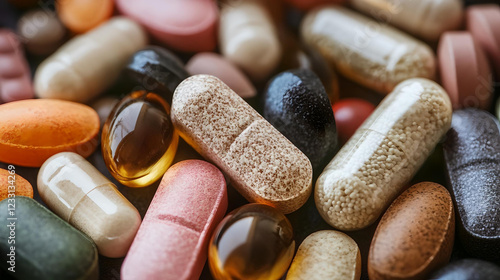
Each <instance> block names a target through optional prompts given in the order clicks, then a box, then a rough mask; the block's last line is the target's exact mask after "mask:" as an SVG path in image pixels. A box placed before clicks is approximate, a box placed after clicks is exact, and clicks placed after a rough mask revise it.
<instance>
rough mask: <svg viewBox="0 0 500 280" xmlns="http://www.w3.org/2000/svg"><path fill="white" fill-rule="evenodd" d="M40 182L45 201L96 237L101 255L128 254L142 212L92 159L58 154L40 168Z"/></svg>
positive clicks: (118, 255)
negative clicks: (93, 164)
mask: <svg viewBox="0 0 500 280" xmlns="http://www.w3.org/2000/svg"><path fill="white" fill-rule="evenodd" d="M37 185H38V192H39V194H40V197H41V198H42V199H43V201H44V202H45V204H47V205H48V206H49V208H50V209H51V210H52V211H53V212H54V213H56V214H57V215H58V216H59V217H61V218H62V219H63V220H65V221H67V222H68V223H70V224H71V225H72V226H74V227H76V228H77V229H79V230H81V231H82V232H84V233H85V234H87V235H88V236H89V237H90V238H92V240H94V242H95V243H96V245H97V248H98V249H99V253H100V254H101V255H103V256H105V257H109V258H119V257H123V256H125V254H126V253H127V251H128V249H129V247H130V244H131V243H132V240H133V239H134V236H135V234H136V232H137V230H138V228H139V225H140V224H141V216H140V215H139V212H138V211H137V209H136V208H135V207H134V206H133V205H132V204H131V203H130V202H129V201H128V200H127V199H126V198H125V197H124V196H123V195H122V194H121V193H120V192H119V191H118V190H117V189H116V186H115V185H114V184H113V183H111V182H110V181H109V180H108V179H107V178H106V177H104V175H102V174H101V173H100V172H99V171H98V170H97V169H96V168H95V167H94V166H92V165H91V164H90V163H89V162H88V161H86V160H85V159H84V158H83V157H81V156H80V155H78V154H75V153H59V154H57V155H54V156H52V157H51V158H49V159H48V160H47V161H46V162H45V163H44V164H43V165H42V167H41V168H40V171H39V172H38V179H37Z"/></svg>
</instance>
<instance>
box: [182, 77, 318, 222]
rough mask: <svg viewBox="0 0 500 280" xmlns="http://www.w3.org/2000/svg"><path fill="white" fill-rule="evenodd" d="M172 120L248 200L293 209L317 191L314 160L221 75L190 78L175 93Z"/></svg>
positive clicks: (287, 210) (283, 208)
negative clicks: (313, 172) (242, 97)
mask: <svg viewBox="0 0 500 280" xmlns="http://www.w3.org/2000/svg"><path fill="white" fill-rule="evenodd" d="M172 122H173V124H174V126H175V127H176V128H177V129H178V131H179V134H180V135H181V136H182V138H184V140H186V142H187V143H188V144H190V145H191V146H192V147H193V148H194V149H195V150H196V151H197V152H198V153H199V154H201V155H202V156H204V157H205V158H207V159H209V160H210V161H211V162H213V163H215V164H216V165H217V166H218V167H220V168H221V170H222V171H223V172H225V173H226V175H227V176H228V177H229V178H230V180H231V184H232V185H233V186H234V187H235V188H236V189H237V190H238V191H239V192H240V193H241V194H242V195H243V196H244V197H245V198H246V199H247V200H249V201H251V202H259V203H264V204H269V205H272V206H274V207H276V208H278V209H279V210H280V211H282V212H284V213H290V212H293V211H295V210H297V209H298V208H300V206H302V205H303V204H304V203H305V202H306V200H307V198H308V197H309V195H310V194H311V191H312V166H311V163H310V161H309V159H308V158H307V157H306V156H305V155H304V154H303V153H302V152H301V151H300V150H299V149H298V148H297V147H295V146H294V145H293V144H292V143H291V142H290V141H289V140H288V139H286V137H284V136H283V135H282V134H281V133H279V132H278V130H276V129H275V128H274V127H273V126H272V125H271V124H270V123H268V122H267V121H266V120H265V119H264V118H263V117H262V116H261V115H259V114H258V113H257V112H256V111H255V110H254V109H253V108H252V107H250V105H248V103H246V102H245V101H244V100H243V99H241V98H240V97H239V96H238V95H237V94H236V93H235V92H234V91H232V90H231V89H230V88H229V87H228V86H227V85H225V84H224V83H223V82H222V81H221V80H219V79H218V78H216V77H213V76H208V75H196V76H192V77H189V78H187V79H186V80H184V81H183V82H182V83H181V84H180V85H179V86H178V87H177V89H176V90H175V93H174V98H173V101H172Z"/></svg>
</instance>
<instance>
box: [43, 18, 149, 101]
mask: <svg viewBox="0 0 500 280" xmlns="http://www.w3.org/2000/svg"><path fill="white" fill-rule="evenodd" d="M146 40H147V37H146V34H145V32H144V31H143V30H142V28H141V27H140V26H139V25H138V24H137V23H135V22H134V21H132V20H130V19H127V18H124V17H115V18H112V19H111V20H109V21H107V22H106V23H104V24H102V25H100V26H99V27H97V28H95V29H93V30H91V31H89V32H87V33H84V34H82V35H80V36H77V37H74V38H73V39H71V40H70V41H68V42H67V43H66V44H64V45H63V46H62V47H61V48H59V50H57V51H56V52H55V53H54V54H52V55H51V56H50V57H48V58H47V59H46V60H45V61H44V62H42V64H40V66H39V67H38V68H37V70H36V73H35V81H34V86H35V92H36V94H37V96H38V97H40V98H55V99H65V100H70V101H76V102H87V101H89V100H91V99H92V98H94V97H96V96H97V95H98V94H100V93H101V92H102V91H104V90H105V89H106V88H107V87H108V86H110V85H111V84H112V83H113V82H114V81H115V79H116V78H118V75H119V74H120V71H121V70H122V68H123V66H125V64H126V63H127V60H128V58H129V57H130V56H131V55H132V54H133V53H134V52H136V51H138V50H139V49H141V48H143V47H144V46H145V45H146Z"/></svg>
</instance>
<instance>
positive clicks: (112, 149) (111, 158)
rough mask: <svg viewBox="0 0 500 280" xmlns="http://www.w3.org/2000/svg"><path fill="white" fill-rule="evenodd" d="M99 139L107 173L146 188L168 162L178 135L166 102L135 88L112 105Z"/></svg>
mask: <svg viewBox="0 0 500 280" xmlns="http://www.w3.org/2000/svg"><path fill="white" fill-rule="evenodd" d="M101 142H102V154H103V157H104V161H105V162H106V165H107V167H108V170H109V171H110V172H111V175H113V177H115V178H116V179H117V180H118V181H119V182H120V183H122V184H124V185H126V186H129V187H146V186H149V185H150V184H152V183H153V182H155V181H156V180H158V179H159V178H160V177H161V176H162V175H163V174H164V173H165V171H166V170H167V168H168V167H169V166H170V164H172V161H173V159H174V156H175V153H176V151H177V144H178V142H179V136H178V134H177V132H176V131H175V130H174V126H173V125H172V122H171V121H170V107H169V105H168V104H167V103H166V102H165V101H164V100H163V99H162V98H161V97H159V96H158V95H156V94H154V93H147V92H145V91H136V92H134V93H132V94H130V95H128V96H126V97H125V98H123V100H122V101H121V102H120V103H118V104H117V105H116V107H115V109H114V110H113V112H112V113H111V114H110V116H109V117H108V120H107V121H106V124H105V125H104V128H103V131H102V139H101Z"/></svg>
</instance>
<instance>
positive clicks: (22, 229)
mask: <svg viewBox="0 0 500 280" xmlns="http://www.w3.org/2000/svg"><path fill="white" fill-rule="evenodd" d="M12 204H14V205H15V210H14V212H15V217H13V216H10V215H9V211H10V209H12ZM9 218H16V219H15V220H9ZM0 219H1V220H2V221H5V222H4V224H3V225H2V226H1V227H0V253H1V257H0V261H1V262H0V267H1V268H2V270H5V271H7V272H8V271H9V270H8V268H9V267H12V265H13V266H15V268H14V271H15V272H10V273H9V274H10V275H11V276H12V277H13V278H16V279H40V280H53V279H61V280H73V279H82V280H87V279H88V280H91V279H98V278H99V264H98V261H97V258H98V254H97V249H96V247H95V245H94V242H92V240H91V239H90V238H88V237H87V236H86V235H85V234H83V233H81V232H80V231H79V230H77V229H75V228H74V227H72V226H70V225H69V224H68V223H66V222H65V221H63V220H62V219H61V218H59V217H57V216H56V215H54V213H52V212H50V211H49V210H48V209H47V208H45V207H43V206H42V205H40V204H39V203H38V202H36V201H35V200H33V199H31V198H28V197H22V196H19V197H16V198H15V202H13V201H10V200H9V199H4V200H2V201H0ZM8 224H13V225H11V226H7V225H8ZM11 236H14V237H13V238H10V237H11ZM12 240H14V242H12ZM9 241H10V242H9ZM13 247H14V249H15V250H14V251H13V250H12V248H13ZM12 251H13V252H12ZM9 255H14V257H13V258H14V260H13V262H12V263H11V262H10V261H11V259H12V256H9Z"/></svg>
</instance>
